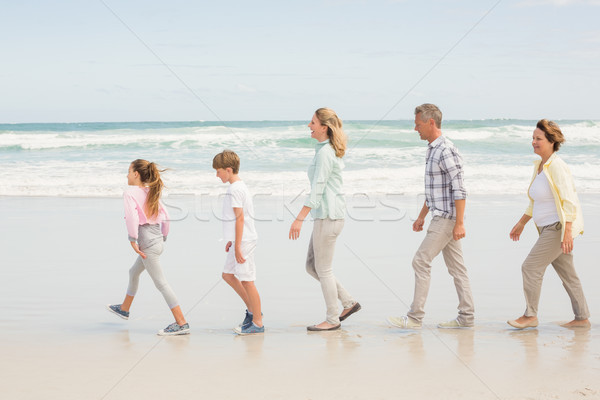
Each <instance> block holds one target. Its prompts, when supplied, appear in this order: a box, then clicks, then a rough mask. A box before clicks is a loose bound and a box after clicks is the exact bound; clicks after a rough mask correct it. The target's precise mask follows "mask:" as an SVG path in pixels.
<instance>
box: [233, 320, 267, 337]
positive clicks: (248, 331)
mask: <svg viewBox="0 0 600 400" xmlns="http://www.w3.org/2000/svg"><path fill="white" fill-rule="evenodd" d="M237 333H238V335H253V334H255V333H265V327H264V326H256V325H254V322H251V323H250V325H246V326H243V327H242V329H241V330H240V332H237Z"/></svg>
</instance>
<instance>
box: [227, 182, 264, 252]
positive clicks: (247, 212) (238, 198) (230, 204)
mask: <svg viewBox="0 0 600 400" xmlns="http://www.w3.org/2000/svg"><path fill="white" fill-rule="evenodd" d="M234 207H235V208H241V209H243V211H244V231H243V233H242V241H243V242H245V241H250V240H256V239H258V235H257V234H256V228H255V227H254V206H253V205H252V197H251V196H250V192H249V191H248V187H247V186H246V184H245V183H244V182H242V181H237V182H233V183H232V184H231V185H229V189H228V190H227V193H225V198H224V199H223V239H225V240H227V241H232V242H233V241H235V213H234V212H233V208H234Z"/></svg>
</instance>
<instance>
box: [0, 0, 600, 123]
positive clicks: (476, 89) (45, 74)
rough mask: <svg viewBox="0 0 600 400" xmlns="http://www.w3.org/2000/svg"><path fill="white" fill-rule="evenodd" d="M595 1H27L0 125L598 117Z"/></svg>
mask: <svg viewBox="0 0 600 400" xmlns="http://www.w3.org/2000/svg"><path fill="white" fill-rule="evenodd" d="M598 17H600V0H594V1H592V0H588V1H585V0H579V1H576V0H552V1H551V0H514V1H510V0H500V1H499V0H476V1H471V0H469V1H460V0H455V1H428V0H424V1H414V0H407V1H402V0H396V1H393V0H364V1H359V0H321V1H312V0H303V1H281V0H280V1H260V0H256V1H227V0H222V1H219V2H215V1H179V0H173V1H169V2H165V1H155V0H144V1H137V0H135V1H123V0H122V1H117V0H84V1H82V0H77V1H75V0H72V1H68V0H65V1H61V0H57V1H55V2H48V1H36V0H31V1H27V0H23V1H21V2H3V4H2V13H1V14H0V35H1V37H2V39H1V40H0V54H1V60H2V62H1V64H0V93H1V96H0V123H21V122H98V121H100V122H105V121H106V122H108V121H219V120H221V121H234V120H238V121H246V120H307V119H310V117H311V116H312V113H313V112H314V110H315V109H316V108H318V107H324V106H325V107H331V108H333V109H334V110H336V112H337V113H338V115H340V117H341V118H342V119H344V120H380V119H392V120H393V119H404V120H407V119H408V120H410V119H412V118H413V110H414V107H415V106H416V105H419V104H422V103H425V102H431V103H435V104H437V105H438V106H439V107H440V108H441V109H442V111H443V112H444V118H445V119H484V118H518V119H533V120H537V119H540V118H549V119H591V120H599V119H600V107H598V104H599V103H600V102H599V101H598V93H600V25H598Z"/></svg>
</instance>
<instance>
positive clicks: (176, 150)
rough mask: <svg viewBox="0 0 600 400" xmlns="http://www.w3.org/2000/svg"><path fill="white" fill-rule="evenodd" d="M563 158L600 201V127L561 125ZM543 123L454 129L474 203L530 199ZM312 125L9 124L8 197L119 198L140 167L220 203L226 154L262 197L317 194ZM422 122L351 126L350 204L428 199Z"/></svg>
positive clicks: (0, 159)
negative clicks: (151, 165) (132, 170)
mask: <svg viewBox="0 0 600 400" xmlns="http://www.w3.org/2000/svg"><path fill="white" fill-rule="evenodd" d="M557 122H558V123H559V125H560V126H561V129H562V131H563V133H564V134H565V137H566V139H567V141H566V143H565V144H564V145H563V146H562V148H561V149H560V152H559V154H560V155H561V157H562V158H563V159H564V160H565V161H566V162H567V163H568V164H569V166H570V168H571V172H572V174H573V176H574V179H575V184H576V187H577V190H578V192H580V193H600V173H599V172H600V121H583V120H579V121H557ZM535 123H536V121H524V120H510V119H489V120H469V121H444V123H443V126H442V131H443V132H444V134H445V135H446V136H447V137H448V138H450V139H451V140H452V141H453V142H454V143H455V144H456V146H457V147H458V149H459V151H460V152H461V154H462V156H463V158H464V161H465V182H466V186H467V190H468V192H469V194H486V195H489V194H503V193H510V194H515V193H523V194H524V193H525V191H526V189H527V185H528V183H529V179H530V176H531V163H532V162H533V161H534V160H535V159H536V158H537V156H536V155H535V154H534V153H533V151H532V148H531V135H532V132H533V129H534V128H535ZM307 124H308V121H253V122H239V121H236V122H203V121H201V122H115V123H49V124H0V183H1V184H0V196H58V197H118V196H121V194H122V191H123V188H124V187H125V186H126V184H127V180H126V174H127V169H128V166H129V163H130V162H131V161H132V160H134V159H136V158H145V159H148V160H151V161H155V162H157V163H158V164H160V165H161V166H162V167H163V168H168V170H167V171H166V172H165V173H164V175H163V178H164V181H165V184H166V185H167V189H166V191H165V194H166V195H169V194H196V195H198V194H202V195H204V194H206V195H218V194H220V193H222V192H223V191H224V189H225V187H224V184H222V183H221V181H220V180H219V179H218V178H216V177H215V173H214V170H213V169H212V158H213V156H214V155H215V154H216V153H218V152H220V151H222V150H223V149H226V148H227V149H232V150H234V151H236V152H237V153H238V154H239V156H240V157H241V160H242V165H241V170H240V176H241V177H242V179H244V181H246V183H247V184H248V186H249V187H250V189H251V191H253V192H254V193H255V194H269V195H281V196H290V197H294V196H298V195H301V194H302V193H306V192H307V191H308V189H309V187H308V178H307V176H306V169H307V167H308V164H309V162H310V160H311V159H312V157H313V155H314V144H315V141H314V139H311V138H310V131H309V129H308V127H307ZM413 128H414V123H413V121H381V122H378V123H377V122H376V121H345V122H344V129H345V131H346V133H347V135H348V151H347V153H346V157H344V160H345V166H346V167H345V173H344V183H345V191H346V195H347V196H353V195H362V194H367V195H387V194H394V195H414V194H419V193H422V192H423V171H424V163H425V152H426V148H427V146H426V142H423V141H421V140H420V139H419V137H418V133H417V132H415V131H414V129H413Z"/></svg>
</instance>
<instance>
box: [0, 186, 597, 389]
mask: <svg viewBox="0 0 600 400" xmlns="http://www.w3.org/2000/svg"><path fill="white" fill-rule="evenodd" d="M581 200H582V204H583V207H584V216H585V222H586V232H585V234H584V235H583V236H582V237H579V238H577V239H576V242H575V263H576V268H577V271H578V273H579V276H580V278H581V280H582V281H583V285H584V290H585V293H586V296H587V301H588V304H589V306H590V310H591V313H592V318H591V321H592V328H591V329H579V330H572V329H565V328H561V327H560V326H559V323H560V322H564V321H567V320H570V319H571V318H572V312H571V307H570V303H569V300H568V296H567V294H566V293H565V291H564V289H563V288H562V285H561V283H560V280H559V279H558V277H557V276H556V274H555V273H554V271H553V270H552V269H551V268H550V269H549V270H548V271H547V273H546V277H545V281H544V286H543V289H542V298H541V302H540V315H539V319H540V326H539V327H538V328H537V329H529V330H524V331H518V330H514V329H512V328H510V327H509V326H508V325H507V324H506V323H505V321H506V320H507V319H512V318H515V317H517V316H519V315H520V314H522V312H523V309H524V299H523V294H522V289H521V274H520V265H521V262H522V261H523V259H524V257H525V256H526V255H527V253H528V251H529V249H530V248H531V246H532V245H533V242H534V241H535V236H536V233H535V229H534V228H533V226H530V227H528V228H527V230H526V232H525V233H524V237H523V238H522V240H521V242H519V243H513V242H512V241H510V240H509V238H508V232H509V231H510V229H511V227H512V226H513V225H514V223H515V222H516V221H517V220H518V218H519V217H520V216H521V214H522V212H523V210H524V208H525V206H526V200H525V199H524V198H523V197H513V196H511V197H508V196H507V197H504V198H493V197H477V196H471V197H470V198H469V200H468V203H467V215H468V220H467V238H466V240H465V241H464V243H463V246H464V254H465V259H466V262H467V267H468V268H469V271H470V277H471V282H472V287H473V291H474V297H475V302H476V303H475V305H476V317H477V320H476V327H475V328H474V329H464V330H440V329H437V328H435V325H436V324H437V323H438V322H441V321H445V320H448V319H452V318H454V317H455V315H456V305H457V300H456V294H455V291H454V287H453V284H452V281H451V278H450V276H449V275H448V274H447V273H446V271H445V267H444V265H443V262H442V260H441V257H440V259H436V260H435V262H434V266H433V267H434V268H433V278H432V286H431V290H430V294H429V299H428V302H427V307H426V311H427V315H426V319H425V326H424V328H423V329H422V330H420V331H404V330H400V329H397V328H394V327H391V326H389V325H388V324H387V323H386V322H385V318H386V317H387V316H390V315H403V314H405V312H406V310H407V308H408V305H409V304H410V301H411V297H412V288H413V282H414V281H413V276H412V269H411V266H410V262H411V259H412V256H413V254H414V252H415V250H416V249H417V247H418V245H419V243H420V241H421V240H422V238H423V234H421V233H419V234H417V233H414V232H412V231H411V229H410V226H411V223H412V222H411V218H414V217H415V215H416V213H417V212H418V210H419V208H420V203H421V201H422V199H418V198H416V197H408V196H407V197H403V196H396V197H393V198H392V197H390V198H386V199H367V198H366V197H360V196H359V197H354V198H352V199H349V218H347V220H346V226H345V228H344V232H343V233H342V235H341V236H340V238H339V241H338V245H337V248H336V256H335V260H334V263H335V264H334V265H335V266H334V271H335V273H336V276H337V277H338V279H339V280H340V281H342V282H343V284H344V285H345V286H346V288H347V289H348V290H349V291H350V292H351V293H352V294H353V295H354V296H355V298H356V299H357V300H358V301H360V303H361V304H362V305H363V309H362V310H361V311H360V312H359V313H357V314H355V315H353V316H352V317H350V318H349V319H348V320H347V321H346V322H344V323H343V326H342V328H343V329H342V330H340V331H336V332H329V333H307V332H306V328H305V327H306V325H311V324H314V323H318V322H321V321H322V320H323V319H324V311H325V310H324V304H323V300H322V296H321V293H320V288H319V286H318V284H317V283H316V281H314V280H313V279H312V278H310V277H309V276H308V275H307V274H306V273H305V272H304V257H305V253H306V249H307V241H308V238H309V237H310V230H311V228H312V224H311V223H309V222H307V223H306V224H305V226H304V228H303V232H302V236H301V238H300V240H299V241H297V242H292V241H289V240H288V239H287V232H288V229H289V224H290V223H291V220H292V218H293V217H292V214H291V213H290V212H289V211H288V209H289V210H290V211H292V212H294V213H295V212H297V210H298V209H299V207H300V202H298V201H292V200H287V201H283V200H281V199H272V198H267V197H265V198H262V199H256V200H255V206H256V210H257V216H256V217H257V218H258V219H259V220H260V221H258V222H257V229H258V232H259V235H260V241H259V245H258V248H257V264H258V278H257V286H258V288H259V291H260V293H261V296H262V300H263V310H264V314H265V318H264V322H265V326H266V328H267V330H266V333H265V334H264V335H260V336H252V337H238V336H236V335H235V334H234V333H233V332H232V330H231V328H232V327H233V326H235V325H237V324H238V323H239V322H240V321H241V319H242V318H243V306H242V304H241V302H240V301H239V300H238V299H237V297H236V295H235V294H234V293H233V291H232V290H231V289H230V288H229V287H228V286H227V285H226V284H225V283H224V282H221V279H220V273H221V268H222V264H223V261H224V251H223V247H224V243H223V242H221V241H219V240H218V238H219V237H220V235H221V226H220V225H221V223H220V221H218V219H217V218H215V217H214V216H213V212H212V210H213V209H214V210H215V211H217V213H218V210H219V206H218V200H217V199H214V198H197V197H196V198H192V197H190V196H172V197H170V198H169V199H167V203H168V204H169V205H170V207H171V214H172V217H173V218H174V219H175V221H174V222H173V223H172V228H171V230H172V232H171V235H170V236H169V240H168V241H167V246H166V249H165V253H164V254H163V257H162V262H163V266H164V268H165V273H166V276H167V278H168V280H169V282H170V283H171V285H172V286H173V288H174V290H175V292H176V294H177V295H178V297H179V300H180V303H181V305H182V309H183V310H184V312H185V313H186V314H187V318H188V321H189V323H190V325H191V328H192V334H191V335H189V336H185V337H168V338H160V337H158V336H156V335H155V333H156V331H157V330H158V329H160V328H163V327H165V326H166V325H167V324H168V323H170V322H171V315H170V312H169V310H168V309H167V307H166V305H165V304H164V301H163V299H162V297H161V296H160V294H159V293H158V291H157V290H156V289H155V288H154V287H153V285H152V283H151V281H150V279H149V278H148V277H147V276H144V277H143V278H142V281H141V283H140V291H139V293H138V296H137V297H136V299H135V302H134V305H133V308H132V314H131V319H130V320H129V321H124V320H121V319H119V318H117V317H116V316H114V315H111V314H110V313H108V312H107V311H106V310H105V309H104V305H105V304H107V303H117V302H120V301H121V299H122V297H123V294H124V290H125V288H126V285H127V270H128V268H129V267H130V265H131V264H132V263H133V261H134V259H135V257H134V253H133V252H132V250H131V249H130V247H129V244H128V243H127V239H126V237H127V236H126V230H125V226H124V222H123V219H122V202H121V200H119V199H60V198H6V197H5V198H0V207H1V208H2V210H3V211H2V214H3V218H2V220H3V222H4V225H5V226H4V229H3V232H2V234H1V235H2V239H3V240H2V243H4V246H3V251H2V254H1V256H0V257H1V259H2V262H1V263H0V289H1V290H0V309H1V316H2V318H0V328H1V333H0V337H1V339H2V340H0V351H1V354H2V357H1V358H0V359H1V361H0V374H1V376H2V377H3V378H2V380H1V381H0V392H1V393H3V396H5V397H6V398H18V399H40V398H44V399H61V400H62V399H154V398H157V399H158V398H165V397H167V398H169V397H171V396H186V397H191V398H197V397H201V398H215V399H234V398H240V397H244V398H249V399H337V398H340V399H342V398H343V399H395V398H402V397H405V396H407V397H408V396H410V397H413V398H439V399H526V398H531V399H555V398H560V399H580V398H581V399H583V398H585V399H597V398H600V383H599V382H600V379H599V378H600V328H598V326H597V325H596V324H595V323H594V321H595V316H596V313H597V311H598V310H600V293H599V292H598V291H597V290H596V285H597V284H598V282H600V280H599V278H600V271H599V269H598V261H597V260H598V257H597V252H596V249H597V248H598V246H600V201H599V200H600V196H598V195H582V196H581Z"/></svg>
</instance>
